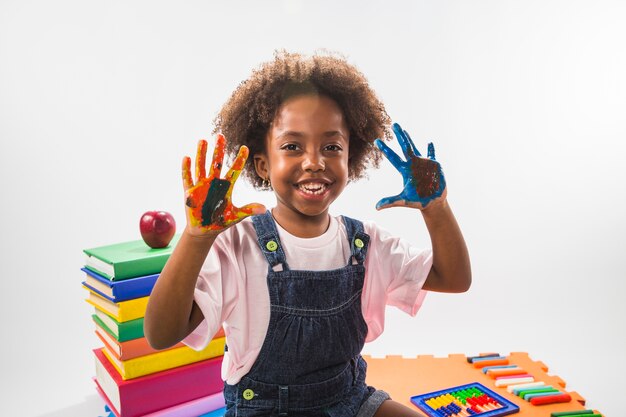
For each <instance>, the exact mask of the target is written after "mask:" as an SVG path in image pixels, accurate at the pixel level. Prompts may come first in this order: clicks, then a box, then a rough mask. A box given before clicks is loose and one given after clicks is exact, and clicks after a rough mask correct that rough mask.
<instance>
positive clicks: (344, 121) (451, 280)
mask: <svg viewBox="0 0 626 417" xmlns="http://www.w3.org/2000/svg"><path fill="white" fill-rule="evenodd" d="M388 126H389V117H388V116H387V114H386V112H385V110H384V106H383V105H382V103H381V102H380V101H379V100H378V99H377V97H376V95H375V94H374V92H373V91H372V90H371V89H370V87H369V85H368V84H367V81H366V80H365V78H364V76H363V75H362V74H361V73H360V72H359V71H358V70H357V69H356V68H354V67H353V66H351V65H349V64H348V63H347V62H346V61H345V60H343V59H341V58H337V57H335V56H330V55H314V56H312V57H310V58H305V57H303V56H300V55H298V54H289V53H284V52H283V53H278V54H277V55H276V56H275V58H274V60H273V61H271V62H268V63H266V64H264V65H262V66H261V67H260V68H259V69H257V70H256V71H254V72H253V73H252V75H251V77H250V78H249V79H248V80H246V81H245V82H243V83H242V84H240V85H239V87H238V88H237V89H236V90H235V92H234V93H233V95H232V96H231V98H230V99H229V100H228V102H227V103H226V104H225V106H224V107H223V108H222V110H221V112H220V113H219V115H218V117H217V118H216V131H219V132H221V133H222V134H223V135H222V134H219V135H218V138H217V143H216V146H215V150H214V153H213V159H212V163H211V165H210V169H209V173H208V175H207V173H206V171H205V158H206V152H207V143H206V142H205V141H200V143H199V145H198V151H197V157H196V161H195V170H196V178H195V183H194V181H193V179H192V175H191V172H190V168H191V161H190V159H189V158H188V157H186V158H184V160H183V185H184V189H185V195H186V214H187V226H186V228H185V230H184V231H183V233H182V236H181V238H180V241H179V243H178V245H177V246H176V248H175V250H174V252H173V253H172V256H171V257H170V259H169V261H168V263H167V265H166V266H165V268H164V269H163V271H162V273H161V276H160V277H159V279H158V281H157V283H156V285H155V287H154V290H153V292H152V294H151V296H150V302H149V304H148V309H147V311H146V316H145V333H146V337H147V338H148V340H149V341H150V343H151V345H152V346H154V347H155V348H166V347H169V346H171V345H173V344H175V343H177V342H179V341H180V340H184V342H185V343H186V344H188V345H189V346H191V347H193V348H196V349H201V348H203V347H204V346H206V345H207V343H208V342H209V341H210V340H211V338H212V336H213V334H215V332H216V331H217V330H218V329H219V328H220V326H223V327H224V330H225V333H226V339H227V349H226V352H225V354H224V362H223V368H222V377H223V378H224V380H225V386H224V396H225V398H226V404H227V412H226V415H227V416H270V415H271V416H275V415H280V416H282V415H285V416H286V415H289V416H419V415H420V414H418V413H417V412H416V411H414V410H413V409H411V408H408V407H405V406H403V405H401V404H400V403H397V402H395V401H393V400H391V399H390V398H389V395H388V394H386V393H385V392H384V391H380V390H376V389H375V388H373V387H371V386H367V385H366V384H365V371H366V363H365V362H364V360H363V359H362V358H361V355H360V352H361V349H362V348H363V344H364V343H365V342H367V341H372V340H374V339H376V338H377V337H378V336H379V335H380V334H381V333H382V330H383V327H384V313H385V305H394V306H397V307H399V308H401V309H402V310H404V311H406V312H407V313H409V314H411V315H414V314H415V313H416V312H417V310H418V308H419V306H420V305H421V302H422V299H423V297H424V294H425V290H428V291H442V292H462V291H466V290H467V289H468V288H469V285H470V281H471V272H470V263H469V256H468V253H467V248H466V246H465V243H464V240H463V236H462V234H461V231H460V229H459V227H458V225H457V223H456V220H455V218H454V216H453V214H452V211H451V209H450V207H449V205H448V203H447V200H446V185H445V180H444V177H443V174H442V171H441V168H440V166H439V164H438V163H437V162H436V161H435V156H434V148H433V147H432V145H430V146H429V150H428V157H427V158H423V157H421V156H420V154H419V152H418V151H417V149H416V148H415V146H414V145H413V143H412V141H411V139H410V138H409V136H408V134H407V133H406V132H405V131H403V130H402V129H401V128H400V127H399V126H398V125H393V131H394V133H395V135H396V137H397V139H398V141H399V142H400V146H401V147H402V149H403V151H404V155H405V157H406V160H403V159H402V158H401V157H399V156H398V155H396V154H395V153H394V152H393V151H392V150H391V149H390V148H388V147H387V146H386V145H385V144H384V143H383V142H382V141H380V140H375V139H376V138H388V137H389V136H390V134H389V132H388ZM225 138H227V139H228V140H226V139H225ZM377 148H378V149H380V150H381V151H382V153H383V154H384V155H385V156H386V157H387V158H388V159H389V160H390V161H391V162H392V163H393V165H394V166H395V167H396V168H397V169H398V170H399V171H400V172H401V174H402V176H403V178H404V189H403V191H402V192H401V193H400V194H399V195H397V196H395V197H387V198H383V199H382V200H380V201H379V202H378V204H377V206H376V207H377V209H382V208H386V207H391V206H404V207H412V208H415V209H417V210H419V211H421V213H422V217H423V218H424V221H425V222H426V226H427V228H428V232H429V234H430V237H431V241H432V251H430V250H418V249H416V248H415V247H413V246H411V245H410V244H408V243H407V242H406V241H404V240H401V239H399V238H396V237H393V236H390V235H389V233H387V232H385V231H384V230H382V229H380V228H379V227H377V226H376V225H375V224H373V223H371V222H365V223H362V222H360V221H357V220H353V219H351V218H349V217H345V216H344V217H341V216H339V217H334V216H330V215H329V213H328V210H329V207H330V205H331V203H332V202H333V201H334V200H335V199H336V198H337V197H338V196H339V195H340V194H341V192H342V191H343V189H344V187H345V186H346V185H347V184H348V182H349V181H351V180H356V179H358V178H361V177H362V176H363V175H364V173H365V171H366V169H367V168H368V166H377V164H378V162H379V160H380V159H381V158H380V155H381V153H380V152H379V151H378V149H377ZM225 153H228V154H229V155H231V156H234V155H235V154H237V156H236V158H234V162H233V165H232V167H231V168H230V169H229V171H228V172H227V173H226V175H225V176H224V177H223V178H222V177H221V168H222V160H223V157H224V154H225ZM249 153H250V154H251V155H252V158H248V154H249ZM242 171H243V173H244V175H245V176H246V177H247V179H248V180H250V181H251V183H252V184H253V185H254V186H255V187H256V188H259V189H270V190H272V191H273V192H274V194H275V196H276V206H275V207H274V208H273V209H271V210H268V211H266V209H265V207H263V206H262V205H260V204H249V205H246V206H244V207H241V208H237V207H234V206H233V205H232V203H231V193H232V189H233V184H234V182H235V180H236V179H237V177H238V176H239V174H240V173H241V172H242ZM248 216H252V217H248ZM244 219H245V220H244ZM242 220H243V221H242Z"/></svg>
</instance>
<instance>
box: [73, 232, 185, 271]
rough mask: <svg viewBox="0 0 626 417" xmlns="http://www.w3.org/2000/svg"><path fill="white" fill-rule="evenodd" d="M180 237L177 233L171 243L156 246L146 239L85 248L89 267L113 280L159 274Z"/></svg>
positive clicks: (86, 265) (86, 266)
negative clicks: (152, 246)
mask: <svg viewBox="0 0 626 417" xmlns="http://www.w3.org/2000/svg"><path fill="white" fill-rule="evenodd" d="M179 238H180V235H175V236H174V238H173V239H172V241H171V242H170V244H169V246H167V247H165V248H161V249H153V248H151V247H150V246H148V245H146V243H145V242H144V241H143V240H133V241H130V242H122V243H115V244H113V245H107V246H100V247H97V248H92V249H84V250H83V252H85V254H86V255H87V260H86V261H85V268H87V269H90V270H92V271H94V272H96V273H99V274H100V275H103V276H104V277H106V278H108V279H110V280H111V281H120V280H123V279H128V278H135V277H141V276H145V275H150V274H158V273H159V272H161V270H162V269H163V267H164V266H165V263H166V262H167V260H168V259H169V257H170V255H171V254H172V250H173V249H174V246H176V243H177V242H178V239H179Z"/></svg>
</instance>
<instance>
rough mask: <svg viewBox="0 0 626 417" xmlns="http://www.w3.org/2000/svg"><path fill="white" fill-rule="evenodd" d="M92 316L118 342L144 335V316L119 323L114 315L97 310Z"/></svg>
mask: <svg viewBox="0 0 626 417" xmlns="http://www.w3.org/2000/svg"><path fill="white" fill-rule="evenodd" d="M91 318H92V319H93V321H95V322H96V324H97V325H98V326H100V327H102V328H103V329H104V331H106V332H107V333H108V334H109V335H111V337H114V338H115V340H117V341H118V342H126V341H127V340H132V339H139V338H140V337H143V336H144V335H143V317H141V318H139V319H135V320H130V321H125V322H123V323H119V322H118V321H116V320H115V319H114V318H113V317H109V316H107V315H106V314H104V313H103V312H101V311H98V310H96V314H93V315H92V316H91Z"/></svg>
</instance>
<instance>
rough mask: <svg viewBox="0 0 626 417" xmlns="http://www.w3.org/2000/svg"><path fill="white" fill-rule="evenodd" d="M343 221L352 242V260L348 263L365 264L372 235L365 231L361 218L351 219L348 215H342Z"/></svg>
mask: <svg viewBox="0 0 626 417" xmlns="http://www.w3.org/2000/svg"><path fill="white" fill-rule="evenodd" d="M342 217H343V222H344V224H345V226H346V234H347V235H348V241H349V242H350V252H351V254H350V260H349V261H348V265H350V264H354V263H357V264H359V265H363V262H365V255H367V247H368V245H369V243H370V236H369V235H368V234H367V233H365V229H364V228H363V223H362V222H360V221H359V220H355V219H351V218H350V217H347V216H342Z"/></svg>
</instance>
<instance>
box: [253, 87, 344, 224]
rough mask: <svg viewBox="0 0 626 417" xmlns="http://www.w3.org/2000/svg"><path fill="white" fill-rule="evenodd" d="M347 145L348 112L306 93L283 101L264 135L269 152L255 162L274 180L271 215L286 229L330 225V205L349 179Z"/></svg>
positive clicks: (266, 176)
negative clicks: (315, 223) (273, 205)
mask: <svg viewBox="0 0 626 417" xmlns="http://www.w3.org/2000/svg"><path fill="white" fill-rule="evenodd" d="M349 143H350V137H349V132H348V126H347V124H346V122H345V118H344V115H343V113H342V111H341V109H340V108H339V106H338V105H337V103H335V101H333V100H332V99H330V98H328V97H325V96H318V95H303V96H296V97H292V98H290V99H288V100H287V101H285V102H284V103H283V104H282V105H281V107H280V108H279V109H278V112H277V114H276V118H275V119H274V121H273V122H272V124H271V125H270V128H269V131H268V134H267V137H266V138H265V149H266V154H265V155H262V154H261V155H255V156H254V162H255V167H256V171H257V173H258V174H259V175H260V176H261V178H266V179H269V180H270V182H271V184H272V188H273V189H274V193H275V194H276V199H277V205H276V208H275V209H274V211H273V214H274V217H275V218H276V219H277V220H278V221H279V223H281V225H282V226H283V227H285V225H286V224H299V223H302V222H303V221H304V222H314V221H315V220H319V222H325V224H327V222H328V208H329V206H330V204H331V203H332V202H333V201H335V199H336V198H337V197H338V196H339V195H340V194H341V192H342V191H343V189H344V188H345V186H346V184H347V183H348V145H349ZM281 220H282V221H281Z"/></svg>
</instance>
